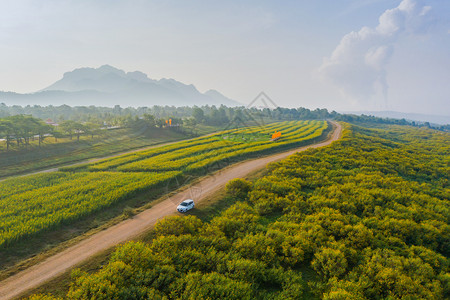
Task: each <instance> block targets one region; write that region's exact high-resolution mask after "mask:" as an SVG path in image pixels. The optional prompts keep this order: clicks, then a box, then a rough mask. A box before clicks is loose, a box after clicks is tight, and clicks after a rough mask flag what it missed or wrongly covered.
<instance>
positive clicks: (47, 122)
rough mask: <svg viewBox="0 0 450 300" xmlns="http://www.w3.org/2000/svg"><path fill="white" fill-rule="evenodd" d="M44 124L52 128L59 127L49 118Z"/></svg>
mask: <svg viewBox="0 0 450 300" xmlns="http://www.w3.org/2000/svg"><path fill="white" fill-rule="evenodd" d="M45 124H47V125H52V126H58V125H59V124H58V123H55V122H53V120H52V119H50V118H49V119H47V121H45Z"/></svg>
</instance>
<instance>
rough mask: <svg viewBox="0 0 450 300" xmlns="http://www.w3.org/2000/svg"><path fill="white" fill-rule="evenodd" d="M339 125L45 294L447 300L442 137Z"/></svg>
mask: <svg viewBox="0 0 450 300" xmlns="http://www.w3.org/2000/svg"><path fill="white" fill-rule="evenodd" d="M370 125H372V124H370ZM344 128H345V130H344V134H343V138H342V139H341V140H339V141H337V142H335V143H333V144H331V145H330V146H329V147H323V148H317V149H309V150H306V151H304V152H298V153H296V154H294V155H291V156H289V157H288V158H287V159H284V160H282V161H279V162H277V163H274V164H272V165H271V166H270V167H269V168H268V169H267V172H266V173H265V174H264V175H263V176H261V177H259V178H257V179H255V180H253V181H248V180H245V179H234V180H232V181H230V182H229V183H228V184H227V186H226V188H225V191H224V194H223V195H222V199H220V200H218V201H220V202H222V203H225V204H222V207H221V209H220V210H217V211H216V213H215V215H208V214H206V213H204V212H203V213H202V211H201V210H202V208H201V207H198V208H197V209H196V210H194V211H192V213H190V214H189V215H188V216H171V217H167V218H164V219H162V220H160V221H159V222H158V223H156V225H155V226H154V228H153V229H152V230H151V231H150V233H149V234H148V235H147V236H146V237H145V238H144V239H143V241H133V242H129V243H126V244H124V245H121V246H119V247H117V248H116V249H115V251H114V252H113V253H112V254H111V255H109V258H108V261H107V262H106V263H105V262H102V266H101V268H100V267H99V268H98V269H97V270H96V271H95V272H92V271H91V269H88V270H74V271H73V273H72V279H71V280H70V283H66V287H65V289H64V290H63V289H61V290H59V291H57V292H53V294H54V295H55V296H58V297H63V298H64V299H65V298H68V299H86V298H96V297H105V298H115V297H116V298H129V299H131V298H134V299H206V298H209V299H449V296H450V289H449V284H448V283H449V263H450V261H449V257H450V252H449V250H450V248H449V242H450V235H449V232H450V227H449V219H448V217H449V212H450V210H449V209H450V207H449V198H450V190H449V185H448V183H449V179H450V177H449V174H450V172H449V164H448V162H449V157H450V143H449V141H450V139H449V134H448V133H442V132H438V131H433V130H430V129H415V128H411V127H406V126H379V127H376V128H375V127H374V128H366V127H361V126H356V125H351V124H344ZM205 216H207V217H208V218H204V217H205ZM91 268H92V266H91ZM51 289H52V287H50V286H47V289H44V290H41V291H44V292H45V293H48V292H52V291H51ZM33 299H60V298H56V297H53V296H48V295H46V296H36V298H33Z"/></svg>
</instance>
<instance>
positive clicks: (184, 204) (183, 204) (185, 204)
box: [180, 202, 188, 206]
mask: <svg viewBox="0 0 450 300" xmlns="http://www.w3.org/2000/svg"><path fill="white" fill-rule="evenodd" d="M180 205H181V206H188V204H187V203H186V202H181V204H180Z"/></svg>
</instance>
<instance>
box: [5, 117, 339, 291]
mask: <svg viewBox="0 0 450 300" xmlns="http://www.w3.org/2000/svg"><path fill="white" fill-rule="evenodd" d="M332 123H333V124H334V125H335V129H334V131H333V133H332V136H331V138H329V139H327V140H326V141H324V142H321V143H317V144H313V145H309V146H305V147H301V148H297V149H294V150H290V151H287V152H282V153H278V154H274V155H270V156H266V157H263V158H258V159H254V160H249V161H244V162H241V163H237V164H234V165H232V166H230V167H228V168H225V169H223V170H221V171H219V172H217V173H215V174H213V175H211V176H207V177H205V178H204V179H202V180H200V181H199V182H198V183H196V184H194V185H193V186H191V187H190V188H188V189H186V190H184V191H181V192H178V193H176V194H174V195H173V196H171V197H169V198H168V199H166V200H164V201H162V202H159V203H158V204H156V205H154V206H153V207H151V208H149V209H147V210H145V211H143V212H141V213H139V214H137V215H136V216H134V217H133V218H131V219H128V220H125V221H123V222H121V223H119V224H117V225H114V226H112V227H110V228H108V229H106V230H103V231H101V232H98V233H96V234H94V235H92V236H90V237H89V238H86V239H85V240H82V241H81V242H79V243H78V244H76V245H74V246H71V247H69V248H67V249H65V250H63V251H62V252H60V253H58V254H56V255H54V256H51V257H49V258H47V259H46V260H44V261H42V262H40V263H38V264H36V265H34V266H32V267H30V268H28V269H26V270H24V271H21V272H19V273H17V274H15V275H13V276H11V277H9V278H7V279H5V280H4V281H2V282H0V299H12V298H15V297H18V296H20V295H21V294H23V293H25V292H26V291H28V290H31V289H33V288H37V287H39V286H40V285H42V284H43V283H45V282H46V281H48V280H50V279H52V278H55V277H57V276H59V275H61V274H63V273H64V272H66V271H68V270H70V269H71V268H74V267H75V266H76V265H78V264H80V263H81V262H83V261H85V260H87V259H88V258H89V257H92V256H94V255H95V254H97V253H99V252H102V251H104V250H107V249H109V248H111V247H113V246H115V245H117V244H120V243H123V242H126V241H128V240H131V239H133V238H135V237H137V236H138V235H140V234H142V233H144V232H145V231H147V230H149V229H150V228H151V227H152V226H153V225H154V224H155V223H156V221H157V220H158V219H161V218H164V217H166V216H169V215H174V214H177V213H176V207H177V205H178V204H179V203H180V202H181V201H183V200H184V199H186V198H191V197H192V191H200V193H199V195H198V196H197V197H194V200H195V201H196V203H199V202H201V201H202V200H203V199H205V198H206V197H207V196H208V195H210V194H211V193H213V192H215V191H217V190H219V189H221V188H222V187H224V186H225V184H226V183H227V182H228V181H230V180H231V179H234V178H242V177H245V176H246V175H248V174H249V173H251V172H254V171H257V170H259V169H262V168H264V167H265V166H266V165H267V164H268V163H271V162H274V161H277V160H280V159H283V158H286V157H288V156H289V155H292V154H294V153H296V152H301V151H305V150H306V149H308V148H319V147H324V146H327V145H330V144H331V143H332V142H334V141H336V140H338V139H339V138H340V137H341V135H342V127H341V125H340V124H338V123H336V122H332ZM195 194H197V193H195Z"/></svg>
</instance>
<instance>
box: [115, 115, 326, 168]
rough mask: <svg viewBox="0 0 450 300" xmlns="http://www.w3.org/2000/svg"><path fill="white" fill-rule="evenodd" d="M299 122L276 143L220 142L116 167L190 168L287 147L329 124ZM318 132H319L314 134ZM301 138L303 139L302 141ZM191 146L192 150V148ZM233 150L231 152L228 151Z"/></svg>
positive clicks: (319, 131)
mask: <svg viewBox="0 0 450 300" xmlns="http://www.w3.org/2000/svg"><path fill="white" fill-rule="evenodd" d="M303 124H304V123H302V124H300V125H299V126H297V127H296V126H295V125H294V124H292V125H291V127H296V130H295V131H293V132H291V133H289V134H287V135H286V136H284V140H283V141H282V142H280V143H277V144H273V143H271V142H269V140H267V141H258V142H249V143H232V142H225V141H219V142H216V143H211V144H209V145H207V147H205V148H204V149H203V153H202V152H200V151H198V149H199V148H197V147H192V148H185V149H183V150H182V151H184V152H185V154H184V155H183V156H181V158H178V157H180V154H179V153H173V154H171V153H166V154H163V155H158V156H155V157H151V158H148V159H145V160H140V161H136V162H133V163H130V164H125V165H122V166H120V167H118V168H117V170H118V171H126V172H136V171H158V170H179V169H184V168H189V166H190V165H191V164H198V163H200V164H201V162H202V161H204V160H208V161H214V158H215V157H218V156H223V155H225V156H226V157H238V156H241V155H246V154H253V153H256V152H259V151H265V150H267V149H271V148H274V147H275V148H276V147H284V146H286V145H289V144H295V143H296V142H298V141H303V140H305V139H310V138H314V137H316V136H320V135H321V134H322V131H323V130H324V128H326V126H327V124H326V122H323V121H312V122H308V123H306V124H304V125H303ZM314 132H317V134H316V135H312V134H313V133H314ZM299 139H300V140H299ZM191 149H192V151H191ZM227 153H230V154H227Z"/></svg>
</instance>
